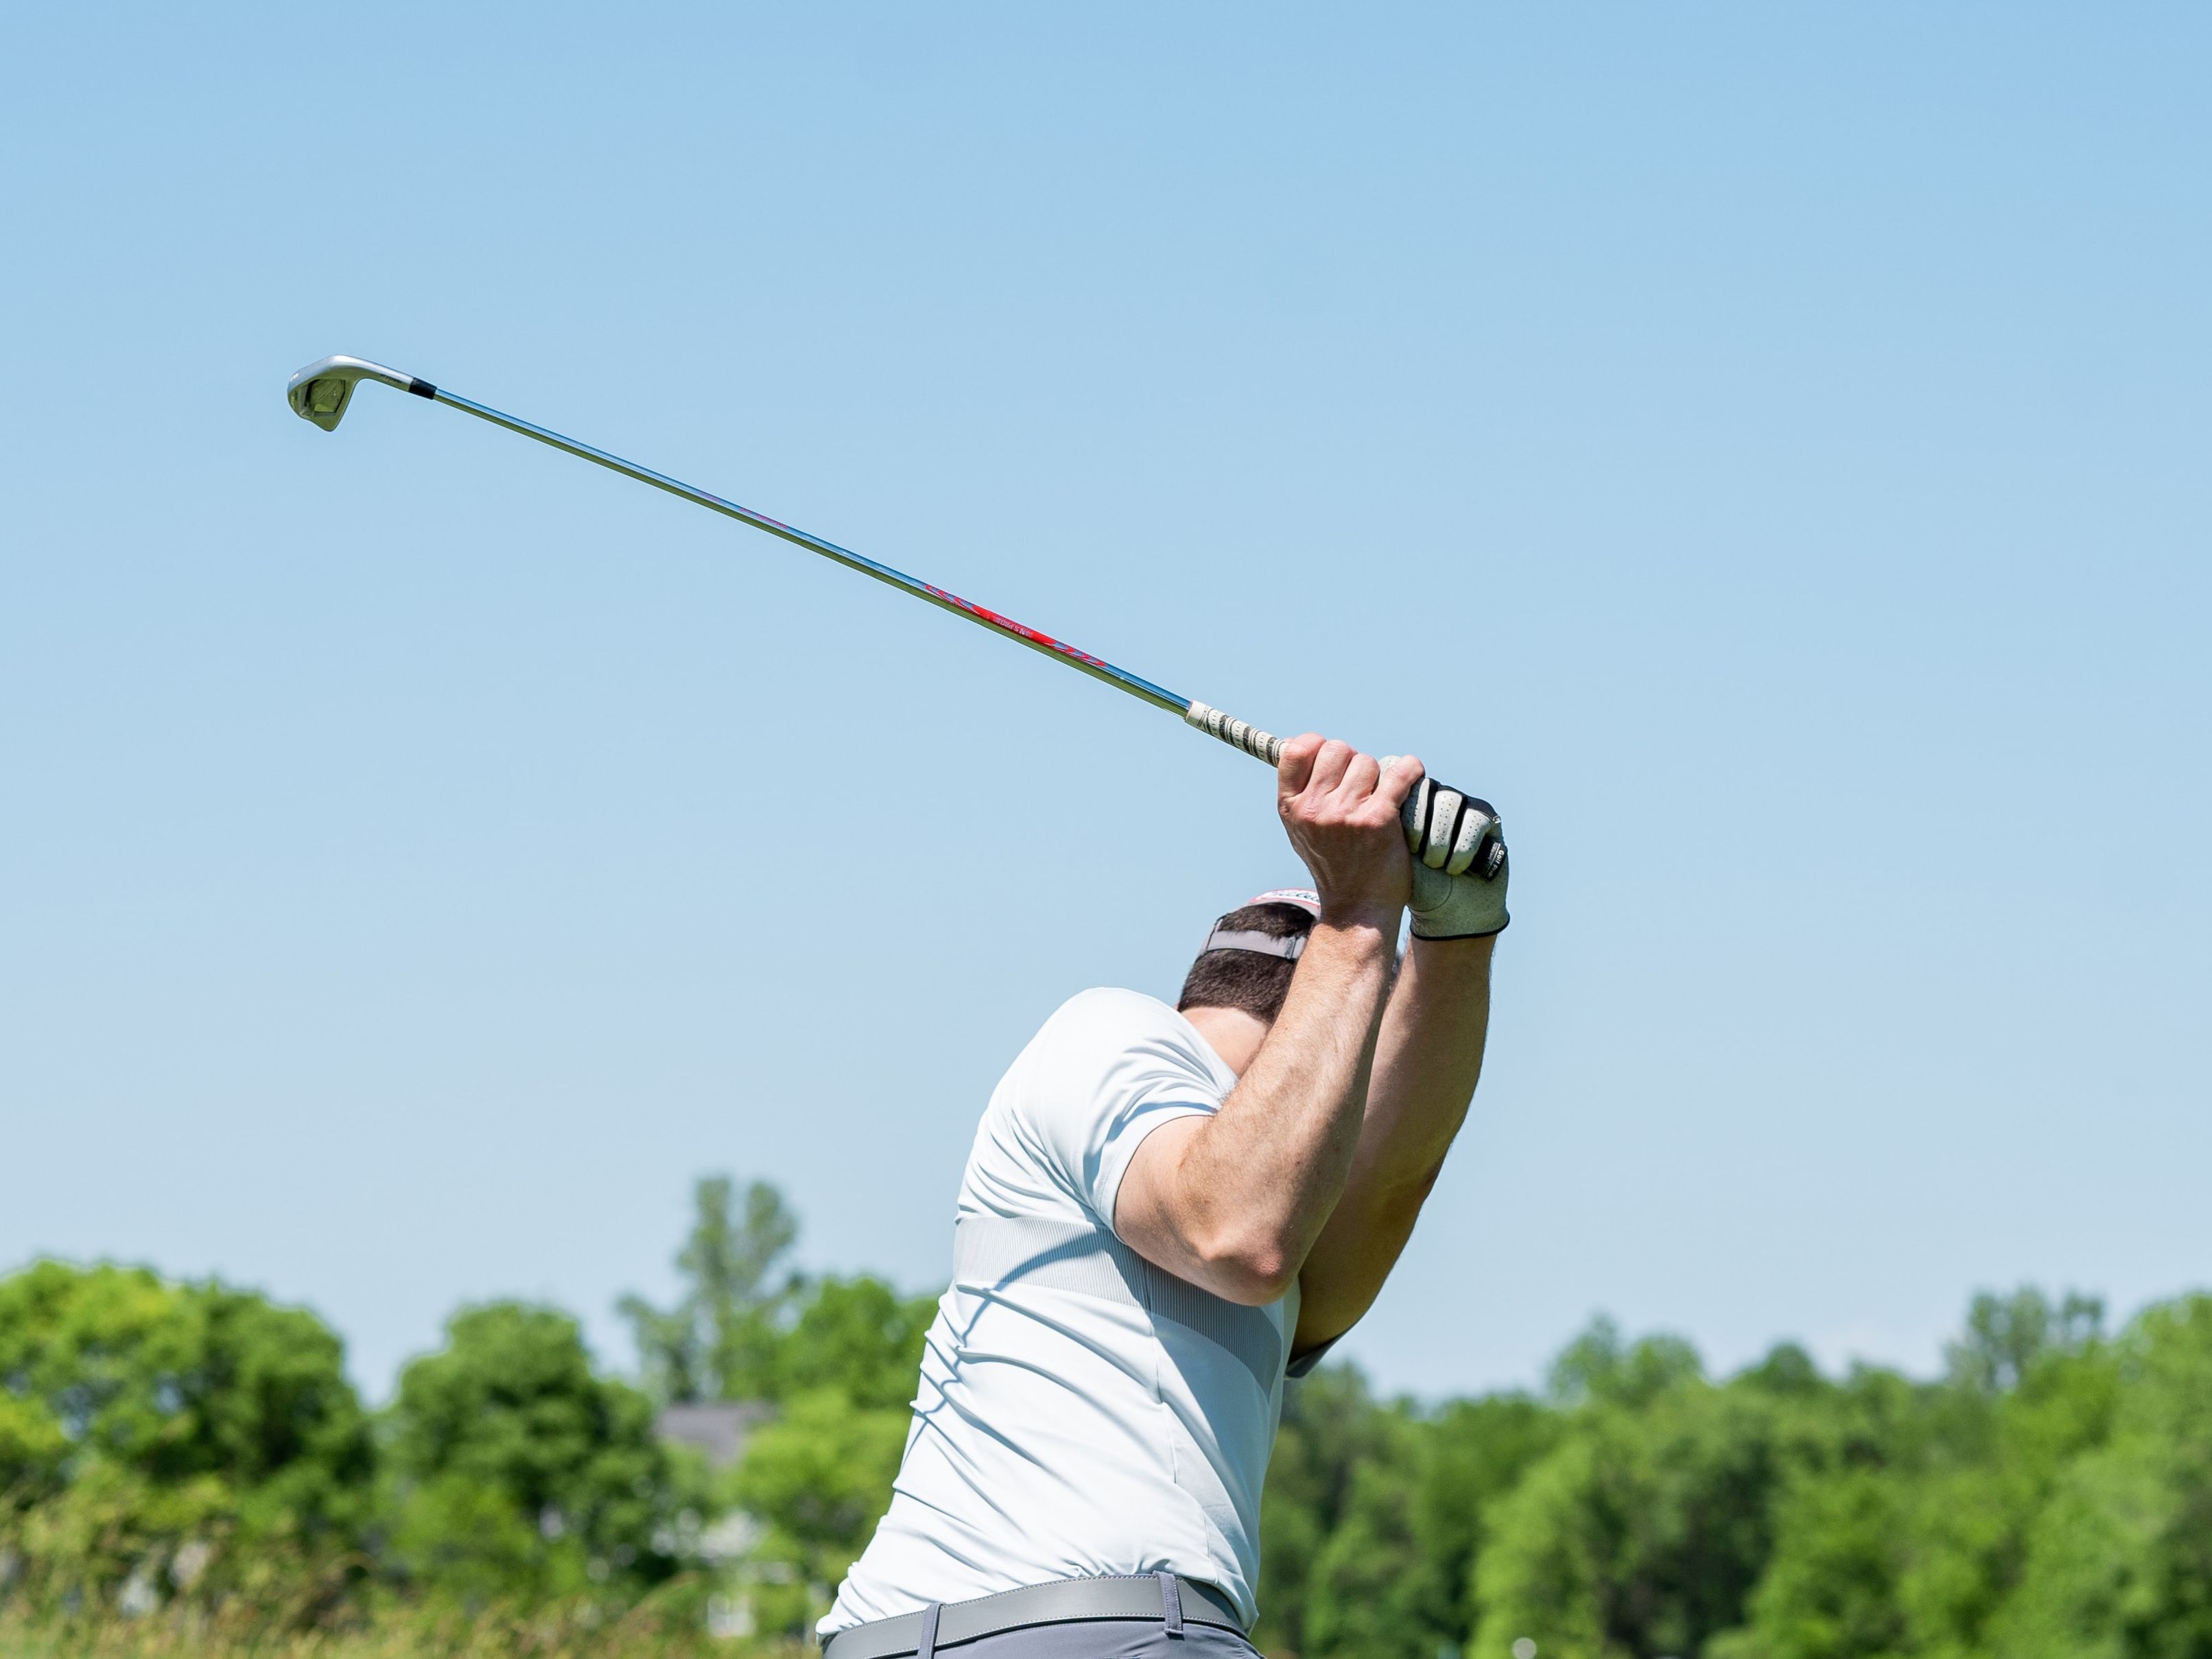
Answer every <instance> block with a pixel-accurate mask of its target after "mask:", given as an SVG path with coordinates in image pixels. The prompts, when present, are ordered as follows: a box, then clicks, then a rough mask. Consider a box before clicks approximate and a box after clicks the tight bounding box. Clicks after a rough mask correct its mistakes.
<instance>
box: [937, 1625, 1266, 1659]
mask: <svg viewBox="0 0 2212 1659" xmlns="http://www.w3.org/2000/svg"><path fill="white" fill-rule="evenodd" d="M938 1655H940V1659H1259V1648H1255V1646H1252V1644H1249V1641H1245V1639H1243V1637H1241V1635H1237V1632H1234V1631H1224V1628H1221V1626H1217V1624H1186V1626H1183V1635H1179V1637H1175V1635H1168V1626H1164V1624H1159V1621H1144V1620H1073V1621H1068V1624H1030V1626H1026V1628H1022V1631H1000V1632H998V1635H991V1637H975V1639H973V1641H963V1644H960V1646H957V1648H938Z"/></svg>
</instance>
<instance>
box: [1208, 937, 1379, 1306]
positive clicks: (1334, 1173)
mask: <svg viewBox="0 0 2212 1659" xmlns="http://www.w3.org/2000/svg"><path fill="white" fill-rule="evenodd" d="M1395 932H1396V917H1395V914H1393V915H1353V916H1350V917H1343V918H1331V919H1324V920H1323V921H1320V922H1318V923H1316V925H1315V927H1314V929H1313V932H1312V933H1311V934H1310V937H1309V939H1308V942H1307V945H1306V948H1305V954H1304V956H1303V957H1300V959H1299V962H1298V968H1297V974H1296V975H1295V976H1294V977H1293V978H1292V979H1291V989H1290V994H1289V996H1288V998H1287V999H1286V1000H1285V1002H1284V1004H1283V1012H1281V1014H1279V1016H1278V1017H1277V1018H1276V1020H1275V1023H1274V1025H1273V1029H1272V1030H1270V1031H1269V1032H1268V1034H1267V1040H1266V1041H1265V1042H1262V1043H1261V1046H1260V1051H1259V1053H1258V1054H1257V1055H1256V1056H1255V1058H1254V1060H1253V1061H1252V1064H1251V1065H1250V1066H1249V1067H1248V1068H1247V1069H1246V1071H1245V1073H1244V1075H1243V1078H1242V1079H1240V1080H1239V1081H1238V1083H1237V1087H1236V1088H1235V1089H1234V1090H1233V1091H1231V1094H1230V1096H1229V1098H1228V1099H1227V1100H1225V1101H1224V1102H1223V1103H1222V1106H1221V1109H1220V1110H1219V1111H1218V1112H1217V1113H1215V1114H1214V1115H1212V1117H1209V1118H1206V1119H1204V1120H1202V1121H1198V1122H1197V1123H1195V1124H1194V1127H1192V1129H1191V1130H1190V1131H1189V1132H1188V1138H1187V1139H1185V1140H1184V1142H1183V1145H1182V1147H1181V1149H1180V1153H1179V1156H1177V1158H1176V1160H1175V1166H1174V1170H1173V1173H1172V1176H1171V1177H1170V1181H1171V1183H1172V1187H1173V1189H1174V1191H1173V1194H1172V1197H1171V1199H1170V1203H1171V1204H1172V1206H1173V1207H1174V1209H1175V1210H1176V1212H1178V1213H1179V1214H1180V1215H1181V1217H1182V1220H1183V1232H1184V1236H1185V1237H1186V1239H1187V1240H1188V1243H1189V1244H1190V1246H1191V1248H1192V1249H1194V1251H1195V1252H1196V1253H1197V1254H1198V1255H1200V1258H1201V1260H1202V1261H1206V1263H1207V1264H1208V1265H1209V1267H1212V1269H1213V1271H1211V1272H1209V1273H1207V1274H1206V1281H1208V1282H1212V1283H1213V1284H1214V1285H1216V1287H1217V1288H1219V1287H1220V1286H1222V1285H1224V1284H1225V1283H1226V1284H1229V1285H1232V1286H1233V1287H1234V1288H1235V1289H1237V1291H1239V1292H1240V1294H1239V1295H1238V1298H1237V1299H1239V1300H1250V1301H1272V1300H1273V1297H1275V1296H1277V1295H1279V1294H1281V1293H1282V1291H1285V1290H1286V1289H1288V1288H1289V1286H1290V1284H1291V1281H1292V1280H1293V1279H1296V1278H1297V1273H1298V1270H1299V1268H1300V1267H1301V1266H1302V1265H1303V1264H1304V1261H1305V1259H1306V1256H1307V1254H1308V1253H1309V1252H1310V1250H1311V1249H1312V1248H1313V1244H1314V1241H1315V1240H1316V1238H1317V1237H1320V1235H1321V1233H1322V1229H1323V1228H1324V1227H1325V1226H1326V1225H1327V1224H1328V1218H1329V1216H1330V1214H1331V1212H1333V1211H1334V1209H1335V1207H1336V1205H1337V1201H1338V1200H1339V1199H1340V1196H1341V1195H1342V1194H1343V1192H1344V1188H1345V1182H1346V1178H1347V1177H1348V1176H1349V1175H1350V1173H1351V1171H1352V1166H1353V1161H1354V1158H1356V1157H1357V1155H1358V1150H1359V1146H1360V1141H1361V1134H1362V1129H1361V1126H1362V1122H1363V1120H1364V1112H1365V1106H1366V1102H1367V1094H1368V1085H1369V1080H1370V1074H1371V1073H1372V1072H1373V1069H1374V1066H1375V1058H1376V1044H1377V1042H1378V1039H1379V1036H1380V1034H1381V1030H1382V1024H1383V1009H1384V1007H1385V1005H1386V1002H1387V1000H1388V999H1389V991H1390V981H1391V965H1392V964H1391V958H1392V956H1393V954H1394V946H1395V939H1394V935H1395ZM1171 1127H1172V1126H1171Z"/></svg>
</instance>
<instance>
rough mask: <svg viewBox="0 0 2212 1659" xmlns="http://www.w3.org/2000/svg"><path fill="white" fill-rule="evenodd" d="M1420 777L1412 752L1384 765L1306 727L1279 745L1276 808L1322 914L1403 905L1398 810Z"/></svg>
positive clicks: (1406, 873)
mask: <svg viewBox="0 0 2212 1659" xmlns="http://www.w3.org/2000/svg"><path fill="white" fill-rule="evenodd" d="M1420 776H1421V763H1420V762H1419V761H1418V760H1415V759H1413V757H1411V756H1404V757H1394V758H1393V759H1392V760H1391V761H1390V763H1389V765H1388V766H1387V767H1386V766H1384V765H1383V763H1380V762H1378V761H1376V758H1375V757H1373V756H1371V755H1363V754H1361V753H1360V752H1359V751H1358V750H1356V749H1354V748H1353V747H1352V745H1351V744H1346V743H1338V742H1336V741H1335V740H1334V739H1333V738H1331V739H1323V738H1322V737H1320V736H1319V735H1318V734H1317V733H1315V732H1307V733H1306V734H1305V735H1304V737H1302V738H1291V741H1290V742H1288V743H1286V744H1284V745H1283V758H1282V761H1281V763H1280V764H1279V765H1278V766H1277V767H1276V769H1275V797H1276V799H1275V805H1276V810H1277V811H1279V812H1280V814H1281V815H1282V819H1283V829H1284V830H1285V833H1286V834H1288V835H1289V836H1290V838H1291V847H1292V848H1294V849H1296V851H1297V855H1298V856H1299V858H1301V859H1303V860H1304V861H1305V866H1306V868H1307V869H1308V870H1309V871H1310V872H1312V875H1313V883H1314V890H1315V891H1316V892H1317V893H1318V894H1320V895H1321V908H1322V920H1323V921H1335V920H1338V919H1340V918H1341V919H1346V920H1349V919H1351V918H1352V917H1354V916H1358V915H1361V914H1362V913H1374V912H1380V911H1385V910H1388V911H1391V912H1395V911H1397V910H1400V909H1402V908H1404V906H1405V904H1406V901H1407V897H1408V896H1410V894H1411V892H1412V888H1413V859H1412V856H1411V855H1410V854H1408V853H1407V851H1406V838H1405V834H1404V831H1403V830H1402V829H1400V827H1399V811H1400V809H1401V807H1402V806H1403V805H1404V804H1405V800H1406V794H1407V791H1408V790H1410V789H1411V788H1412V787H1413V785H1414V784H1415V783H1416V782H1418V781H1419V779H1420ZM1392 925H1393V926H1394V927H1395V922H1394V923H1393V924H1392Z"/></svg>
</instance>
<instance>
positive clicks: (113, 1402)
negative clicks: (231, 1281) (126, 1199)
mask: <svg viewBox="0 0 2212 1659" xmlns="http://www.w3.org/2000/svg"><path fill="white" fill-rule="evenodd" d="M697 1205H698V1216H697V1219H696V1225H695V1226H694V1228H693V1231H692V1234H691V1237H690V1240H689V1242H688V1243H687V1244H686V1246H685V1249H684V1255H683V1256H682V1258H681V1263H682V1266H683V1268H684V1273H685V1278H686V1285H687V1290H686V1293H685V1295H684V1297H683V1298H682V1299H681V1300H680V1301H679V1303H678V1305H677V1306H676V1307H674V1308H671V1309H668V1310H656V1309H654V1308H653V1307H651V1306H650V1305H649V1304H646V1303H645V1302H643V1301H642V1300H641V1299H640V1298H636V1297H629V1298H626V1299H625V1301H624V1303H623V1313H624V1314H625V1315H626V1316H628V1317H629V1320H630V1321H631V1322H632V1324H633V1326H634V1327H635V1329H636V1331H637V1334H638V1338H639V1346H640V1350H641V1353H642V1354H643V1355H644V1356H645V1358H646V1368H645V1375H644V1376H643V1377H642V1378H641V1379H637V1380H631V1379H626V1378H623V1377H620V1376H611V1375H609V1374H607V1373H606V1372H605V1371H604V1370H600V1369H599V1368H598V1367H597V1366H596V1365H595V1364H593V1361H592V1357H591V1355H590V1353H589V1352H588V1351H587V1350H586V1346H585V1344H584V1341H583V1338H582V1334H581V1332H580V1330H579V1328H578V1327H577V1324H576V1322H575V1321H574V1319H573V1318H571V1317H570V1316H568V1315H567V1314H566V1313H563V1312H562V1311H561V1310H558V1309H554V1308H547V1307H542V1306H534V1305H532V1304H526V1303H521V1302H511V1301H510V1302H493V1303H489V1304H483V1305H480V1306H474V1307H468V1308H464V1309H462V1310H460V1311H459V1312H458V1313H456V1314H455V1315H454V1316H453V1318H452V1319H451V1320H450V1321H448V1322H447V1326H446V1330H445V1343H444V1346H442V1347H441V1349H439V1350H438V1351H437V1352H435V1353H431V1354H428V1355H425V1356H423V1357H422V1358H417V1359H416V1360H414V1361H412V1362H410V1364H408V1365H407V1366H406V1367H405V1369H404V1370H403V1371H402V1372H401V1374H400V1376H399V1382H398V1389H397V1390H396V1391H395V1393H394V1395H393V1398H392V1401H391V1403H390V1404H389V1405H388V1406H386V1407H385V1408H384V1409H383V1410H381V1411H379V1412H374V1413H372V1412H370V1411H368V1410H366V1409H365V1408H364V1407H363V1406H362V1402H361V1401H360V1399H359V1398H358V1396H357V1395H356V1392H355V1390H354V1389H353V1387H352V1385H351V1384H350V1383H349V1382H348V1380H347V1378H346V1376H345V1374H344V1370H343V1347H342V1345H341V1343H340V1341H339V1340H338V1338H337V1336H336V1335H335V1334H333V1333H332V1332H331V1330H330V1329H329V1328H327V1327H325V1325H324V1324H323V1323H322V1322H320V1321H319V1320H318V1319H317V1318H316V1317H315V1316H313V1314H310V1313H308V1312H306V1311H305V1310H300V1309H296V1308H285V1307H279V1306H276V1305H274V1304H271V1303H270V1302H269V1301H268V1300H266V1299H265V1298H264V1297H260V1296H258V1295H256V1294H254V1293H252V1292H250V1291H240V1290H237V1289H234V1288H233V1287H230V1286H228V1285H222V1284H220V1283H216V1282H214V1281H207V1282H200V1283H182V1284H179V1283H175V1282H172V1281H169V1280H166V1279H161V1277H159V1276H158V1275H156V1274H155V1273H153V1272H151V1271H149V1270H148V1269H145V1268H142V1267H115V1266H108V1265H101V1266H95V1267H78V1266H73V1265H70V1264H68V1263H64V1262H59V1261H39V1262H34V1263H33V1264H32V1265H31V1266H30V1267H27V1268H25V1269H23V1270H21V1271H20V1272H18V1273H14V1274H12V1275H10V1276H9V1277H6V1278H4V1279H0V1610H6V1611H9V1612H10V1613H15V1614H16V1615H19V1616H20V1615H24V1614H33V1615H46V1614H53V1615H63V1616H70V1615H88V1616H90V1615H98V1616H106V1615H110V1614H121V1615H124V1616H133V1615H139V1614H143V1613H151V1612H153V1611H155V1609H158V1608H176V1609H199V1610H208V1609H228V1610H229V1611H231V1612H233V1613H235V1612H237V1611H239V1610H240V1609H247V1610H251V1611H252V1612H253V1613H256V1614H257V1615H258V1618H259V1619H260V1620H261V1622H262V1624H263V1625H264V1626H266V1625H270V1624H274V1625H276V1626H291V1627H295V1628H303V1629H305V1628H318V1627H327V1626H334V1625H344V1624H348V1623H358V1622H361V1621H362V1620H369V1619H373V1618H375V1617H377V1616H378V1615H380V1614H381V1613H389V1612H392V1611H394V1610H403V1609H420V1608H423V1607H429V1608H432V1609H438V1610H452V1611H455V1612H459V1613H471V1612H478V1611H482V1610H485V1609H490V1608H495V1607H496V1608H498V1609H501V1610H503V1611H504V1612H506V1613H514V1612H516V1611H518V1610H528V1609H532V1608H541V1607H561V1608H564V1609H566V1610H567V1611H568V1613H573V1614H576V1615H579V1616H580V1622H581V1624H582V1625H583V1626H586V1627H588V1626H593V1625H595V1624H604V1623H605V1621H606V1620H608V1619H609V1618H610V1617H611V1616H614V1615H617V1614H620V1613H623V1611H625V1610H627V1609H635V1608H636V1607H639V1606H640V1605H641V1604H646V1603H651V1602H653V1601H655V1600H656V1599H659V1600H661V1601H671V1602H672V1607H671V1611H672V1613H673V1614H674V1615H675V1618H676V1621H677V1622H678V1624H688V1625H690V1626H702V1625H703V1622H704V1616H705V1613H706V1610H707V1605H708V1598H709V1597H710V1596H713V1595H717V1594H724V1593H728V1592H734V1593H737V1594H739V1595H743V1597H744V1608H743V1611H744V1613H745V1614H746V1615H747V1620H745V1621H744V1622H750V1623H751V1624H753V1625H754V1626H757V1628H759V1629H760V1630H762V1631H763V1632H769V1633H774V1632H783V1631H788V1632H797V1631H798V1630H799V1628H800V1627H801V1626H802V1625H803V1623H804V1622H805V1620H806V1619H807V1616H808V1613H809V1611H810V1609H812V1610H815V1611H818V1610H819V1606H820V1604H821V1603H822V1601H823V1598H824V1597H825V1596H826V1595H827V1594H828V1591H827V1589H825V1588H824V1586H825V1584H829V1585H834V1583H835V1582H836V1578H837V1577H841V1576H842V1572H843V1570H844V1566H845V1564H846V1562H847V1561H848V1559H850V1555H851V1553H853V1552H854V1551H855V1550H857V1548H858V1545H859V1542H860V1541H863V1540H865V1538H866V1534H867V1532H868V1531H869V1529H870V1528H872V1527H873V1525H874V1522H875V1518H876V1516H877V1515H878V1513H879V1512H880V1510H881V1508H882V1505H883V1504H884V1502H885V1501H886V1500H887V1498H888V1487H889V1485H890V1476H891V1474H892V1473H893V1472H894V1471H895V1470H896V1466H897V1459H898V1455H899V1449H900V1447H901V1445H902V1442H903V1438H904V1435H905V1431H906V1421H907V1413H906V1410H905V1405H906V1401H907V1400H908V1398H909V1397H910V1395H911V1394H912V1390H913V1384H914V1374H915V1366H916V1365H917V1364H918V1363H919V1359H920V1355H921V1334H922V1332H923V1330H924V1329H925V1328H927V1323H928V1320H929V1317H930V1315H931V1313H932V1312H933V1309H934V1299H933V1298H931V1297H920V1298H913V1297H901V1296H900V1295H898V1294H897V1293H896V1291H893V1290H892V1289H891V1287H890V1286H889V1285H886V1284H884V1282H883V1281H881V1280H878V1279H872V1278H867V1277H861V1278H856V1279H836V1278H827V1279H810V1278H806V1277H804V1276H802V1275H799V1274H797V1273H788V1272H786V1273H781V1275H780V1276H779V1275H778V1274H777V1273H776V1268H777V1265H778V1262H779V1261H780V1259H781V1257H782V1256H783V1255H785V1253H786V1252H787V1249H788V1248H789V1246H790V1244H791V1243H792V1240H793V1237H794V1235H795V1233H796V1228H795V1226H794V1225H793V1222H792V1220H791V1218H790V1217H789V1215H788V1213H787V1212H786V1211H785V1209H784V1207H783V1205H782V1203H781V1200H780V1199H779V1198H778V1197H777V1195H776V1194H775V1191H774V1190H773V1189H772V1188H768V1187H766V1186H763V1185H756V1186H755V1187H753V1188H750V1190H749V1191H747V1192H745V1193H744V1194H734V1193H733V1192H732V1188H731V1184H730V1182H727V1181H725V1180H714V1181H708V1182H702V1183H701V1184H700V1188H699V1191H698V1194H697ZM722 1398H729V1399H746V1400H754V1401H767V1402H769V1403H770V1404H771V1405H772V1406H773V1407H774V1408H775V1409H774V1417H773V1420H772V1421H770V1422H769V1425H767V1426H765V1427H763V1428H761V1429H759V1430H758V1431H756V1432H755V1433H754V1434H753V1435H752V1437H751V1438H750V1442H749V1443H748V1447H747V1451H746V1455H745V1456H744V1459H743V1461H742V1462H740V1463H738V1465H736V1466H735V1467H733V1468H726V1469H720V1470H716V1469H714V1468H709V1467H708V1464H707V1463H706V1462H705V1461H704V1460H703V1458H702V1456H701V1455H699V1454H698V1453H696V1452H694V1451H692V1450H690V1449H688V1448H686V1447H684V1446H680V1445H671V1444H670V1443H666V1442H665V1441H664V1440H663V1439H662V1437H660V1436H659V1434H658V1433H657V1432H656V1431H655V1423H656V1419H657V1417H658V1415H659V1408H660V1407H661V1406H662V1405H664V1404H666V1403H669V1402H671V1401H697V1400H712V1399H722Z"/></svg>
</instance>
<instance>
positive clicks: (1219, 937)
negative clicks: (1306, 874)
mask: <svg viewBox="0 0 2212 1659" xmlns="http://www.w3.org/2000/svg"><path fill="white" fill-rule="evenodd" d="M1206 951H1255V952H1257V953H1258V954H1259V955H1261V956H1263V957H1285V958H1286V959H1287V960H1289V961H1291V962H1296V961H1297V959H1298V958H1299V957H1302V956H1304V954H1305V951H1306V936H1305V935H1304V933H1294V934H1292V935H1291V937H1290V938H1288V939H1277V938H1276V937H1275V936H1274V935H1273V933H1254V932H1252V931H1251V930H1250V929H1249V928H1242V927H1222V926H1221V925H1220V924H1219V923H1218V922H1217V923H1216V924H1215V925H1214V928H1213V931H1212V933H1208V934H1207V935H1206V943H1205V945H1203V946H1201V947H1200V951H1199V954H1200V956H1204V955H1205V954H1206Z"/></svg>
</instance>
